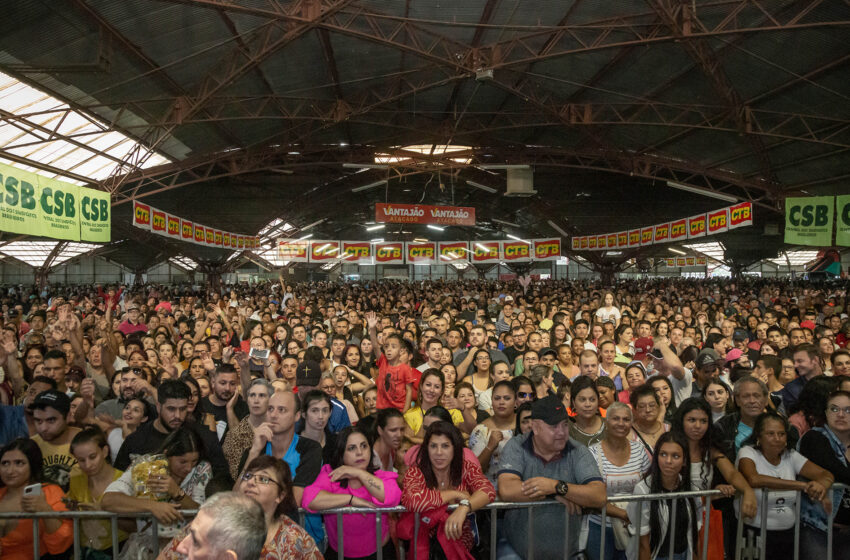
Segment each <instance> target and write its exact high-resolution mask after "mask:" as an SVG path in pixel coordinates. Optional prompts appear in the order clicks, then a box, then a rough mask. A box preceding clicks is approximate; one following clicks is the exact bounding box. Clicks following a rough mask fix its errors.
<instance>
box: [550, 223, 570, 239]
mask: <svg viewBox="0 0 850 560" xmlns="http://www.w3.org/2000/svg"><path fill="white" fill-rule="evenodd" d="M548 223H549V225H550V226H552V229H554V230H555V231H557V232H558V233H560V234H561V235H563V236H564V237H569V234H568V233H567V232H565V231H564V230H562V229H561V228H560V227H558V224H556V223H555V222H553V221H552V220H549V222H548Z"/></svg>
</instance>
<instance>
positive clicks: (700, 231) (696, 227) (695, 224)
mask: <svg viewBox="0 0 850 560" xmlns="http://www.w3.org/2000/svg"><path fill="white" fill-rule="evenodd" d="M705 232H706V222H705V214H699V215H698V216H691V217H690V218H688V239H694V238H695V237H705Z"/></svg>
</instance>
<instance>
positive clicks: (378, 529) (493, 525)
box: [0, 483, 850, 560]
mask: <svg viewBox="0 0 850 560" xmlns="http://www.w3.org/2000/svg"><path fill="white" fill-rule="evenodd" d="M833 488H839V489H843V490H845V491H846V490H847V489H848V488H850V487H848V486H847V485H844V484H837V483H836V484H834V485H833ZM762 490H763V492H762V499H761V503H760V504H759V512H760V513H761V512H764V511H765V510H766V509H767V503H768V499H769V494H770V492H772V491H771V490H765V489H762ZM831 491H832V489H830V492H831ZM782 492H788V490H782ZM796 492H797V493H798V494H799V498H798V499H797V501H796V502H797V503H796V523H795V524H794V560H799V547H800V509H801V504H802V491H801V490H797V491H796ZM718 497H722V493H721V492H720V491H719V490H706V491H693V492H667V493H661V494H646V495H632V496H617V497H614V498H613V499H611V501H614V502H617V503H630V502H646V501H654V500H673V502H672V503H673V505H672V507H671V511H670V519H671V520H672V519H675V517H676V508H677V502H678V500H679V499H688V498H705V504H704V508H705V512H706V514H705V525H704V533H703V534H704V535H705V538H703V543H702V555H701V557H702V558H706V557H707V556H708V534H709V529H710V515H708V512H709V511H710V508H711V502H712V500H713V499H714V498H718ZM557 504H560V502H558V501H556V500H545V501H538V502H498V501H497V502H494V503H492V504H488V505H486V506H484V507H483V508H482V510H489V511H491V512H492V515H491V516H490V559H491V560H495V559H496V558H497V546H498V545H497V543H498V527H497V522H498V516H497V515H496V513H497V512H498V511H499V510H507V509H518V508H527V509H528V510H529V511H528V534H529V536H531V535H533V534H534V509H535V508H537V507H541V506H550V505H557ZM456 507H457V506H456V505H453V506H449V509H454V508H456ZM833 507H840V503H839V504H833ZM406 512H407V509H405V508H404V507H402V506H396V507H385V508H363V507H342V508H333V509H328V510H323V511H320V512H316V513H317V514H319V515H322V516H325V515H336V523H337V550H338V551H343V550H345V549H344V548H343V544H344V536H343V533H344V531H343V515H346V514H374V515H375V540H376V554H377V558H378V560H383V542H382V541H383V539H382V520H381V517H382V514H385V513H406ZM180 513H181V514H182V515H183V516H184V517H194V516H195V514H197V510H181V511H180ZM306 513H308V512H306V511H305V510H304V509H299V511H298V517H299V522H300V524H301V525H302V526H303V525H304V515H305V514H306ZM587 513H596V511H591V510H585V512H584V514H587ZM420 516H421V514H420V513H418V512H417V513H415V514H414V532H413V534H414V540H413V543H412V545H413V546H412V550H413V560H419V559H418V558H417V546H416V545H417V544H418V543H417V538H418V532H419V523H420ZM600 516H601V528H600V531H601V538H600V548H599V558H600V560H601V559H603V558H604V557H605V536H606V509H605V508H604V507H603V508H602V510H601V513H600ZM580 517H581V516H576V515H565V516H564V518H565V523H564V535H563V537H564V558H565V559H566V558H567V557H568V554H569V552H568V551H569V535H570V526H571V524H572V523H576V522H578V521H579V519H580ZM43 518H52V519H55V518H59V519H69V518H70V519H72V520H73V529H74V558H79V557H80V556H81V547H80V520H81V519H109V520H110V522H111V527H112V557H113V559H114V560H117V558H118V552H119V551H118V544H119V543H118V519H119V518H150V520H151V532H152V535H153V536H155V535H157V533H158V523H157V520H156V518H154V517H153V515H152V514H151V513H149V512H135V513H113V512H108V511H62V512H37V513H30V514H27V515H26V516H21V515H20V513H19V512H5V513H0V519H43ZM641 523H642V516H638V519H637V523H636V527H635V534H634V535H633V536H632V539H633V543H632V544H633V546H634V544H635V543H637V544H639V540H640V531H641ZM743 524H744V519H743V516H740V515H739V516H738V529H737V542H736V546H735V549H736V552H735V560H741V553H742V549H743V543H742V541H743ZM827 526H828V527H827V557H826V559H825V560H832V548H833V546H832V544H833V518H832V516H829V521H828V523H827ZM32 527H33V558H34V559H35V560H38V558H39V557H40V554H39V524H38V523H33V525H32ZM760 529H761V533H760V536H761V538H762V539H765V538H766V533H767V516H766V515H761V527H760ZM675 542H676V524H675V523H672V525H671V532H670V549H669V553H668V556H667V558H673V557H674V545H675ZM533 545H534V542H533V539H531V538H529V539H528V550H527V551H526V559H527V560H534V546H533ZM399 548H400V553H401V560H405V551H404V547H403V546H402V547H399ZM765 555H766V547H765V546H762V547H760V560H766V558H765Z"/></svg>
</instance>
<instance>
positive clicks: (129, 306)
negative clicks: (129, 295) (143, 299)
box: [127, 303, 139, 311]
mask: <svg viewBox="0 0 850 560" xmlns="http://www.w3.org/2000/svg"><path fill="white" fill-rule="evenodd" d="M133 309H139V306H138V305H136V304H135V303H128V304H127V311H132V310H133Z"/></svg>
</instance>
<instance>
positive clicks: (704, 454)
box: [671, 397, 712, 488]
mask: <svg viewBox="0 0 850 560" xmlns="http://www.w3.org/2000/svg"><path fill="white" fill-rule="evenodd" d="M694 410H701V411H702V412H703V413H705V417H706V419H707V421H708V428H707V429H706V430H705V433H704V434H703V436H702V438H701V439H700V440H699V442H697V444H698V445H699V456H700V460H701V461H702V464H701V465H700V468H699V476H700V480H701V481H702V485H703V487H704V488H708V483H709V481H708V465H709V464H711V463H710V460H711V458H710V455H711V446H712V441H711V407H710V406H708V403H707V402H705V401H704V400H703V399H701V398H699V397H690V398H688V399H685V400H683V401H682V404H680V405H679V408H678V409H677V410H676V415H675V416H674V417H673V423H672V425H671V429H672V430H673V431H675V432H678V433H679V434H681V435H682V437H683V438H684V439H685V441H686V442H687V439H688V438H687V436H685V415H686V414H688V413H690V412H693V411H694ZM688 458H689V459H690V453H689V454H688Z"/></svg>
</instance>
